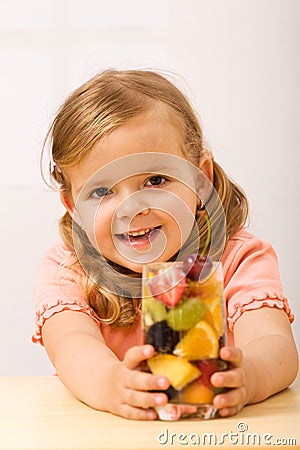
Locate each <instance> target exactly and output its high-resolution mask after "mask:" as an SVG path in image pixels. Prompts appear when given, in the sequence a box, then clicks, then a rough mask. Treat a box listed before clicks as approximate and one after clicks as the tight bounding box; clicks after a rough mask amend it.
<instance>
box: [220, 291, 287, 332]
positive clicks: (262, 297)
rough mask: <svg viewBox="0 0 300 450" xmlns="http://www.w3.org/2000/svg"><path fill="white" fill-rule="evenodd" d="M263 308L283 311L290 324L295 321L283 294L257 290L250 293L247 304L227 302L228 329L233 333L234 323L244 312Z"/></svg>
mask: <svg viewBox="0 0 300 450" xmlns="http://www.w3.org/2000/svg"><path fill="white" fill-rule="evenodd" d="M263 306H268V307H271V308H279V309H283V310H284V311H285V312H286V313H287V316H288V318H289V321H290V322H291V323H292V322H293V321H294V319H295V316H294V314H293V313H292V311H291V308H290V305H289V303H288V299H287V298H286V297H285V296H284V295H283V294H279V293H278V292H275V291H268V290H266V291H262V290H261V289H259V290H257V292H255V291H254V292H251V294H250V295H249V298H248V300H247V302H245V301H244V300H242V301H235V302H234V303H233V304H230V302H229V304H228V317H227V323H228V327H229V329H230V330H231V331H233V326H234V324H235V322H236V321H237V319H238V318H239V317H241V315H242V314H243V313H244V312H245V311H251V310H255V309H259V308H262V307H263Z"/></svg>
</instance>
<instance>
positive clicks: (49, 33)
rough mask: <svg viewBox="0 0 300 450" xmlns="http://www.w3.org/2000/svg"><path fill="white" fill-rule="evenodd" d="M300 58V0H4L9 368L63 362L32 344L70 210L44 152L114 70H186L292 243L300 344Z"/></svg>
mask: <svg viewBox="0 0 300 450" xmlns="http://www.w3.org/2000/svg"><path fill="white" fill-rule="evenodd" d="M299 55H300V2H299V0H151V2H150V1H147V0H126V1H123V0H110V1H109V2H107V1H102V0H84V1H83V0H26V1H25V2H24V1H23V0H1V1H0V68H1V70H0V105H1V120H0V127H1V161H0V165H1V176H0V196H1V221H0V230H1V240H0V250H1V254H2V259H1V263H0V269H1V271H0V273H1V277H0V279H1V285H2V287H3V296H2V299H1V316H0V375H47V374H51V373H53V368H52V367H51V365H50V363H49V362H48V359H47V356H46V354H45V351H44V349H43V348H42V347H40V346H37V345H34V344H32V343H31V335H32V333H33V331H34V300H33V284H34V279H35V275H36V271H37V267H38V264H39V260H40V258H41V255H42V253H43V252H44V251H45V249H47V247H48V246H50V245H51V244H52V243H53V242H54V241H55V240H56V239H57V237H58V231H57V222H58V219H59V217H60V215H61V214H62V212H63V209H62V207H61V206H60V204H59V199H58V194H57V193H55V192H52V191H51V190H50V189H49V188H48V187H47V186H45V185H44V184H43V182H42V180H41V176H40V171H39V157H40V152H41V148H42V144H43V139H44V137H45V134H46V131H47V128H48V126H49V123H50V122H51V119H53V117H54V115H55V112H56V110H57V108H58V106H59V105H60V104H61V103H62V101H63V100H64V99H65V97H66V96H67V95H68V94H69V93H70V92H71V90H73V89H74V88H76V87H77V86H78V85H80V84H81V83H83V82H84V81H86V80H87V79H88V78H90V77H91V76H92V75H94V74H95V73H96V72H98V71H101V70H103V69H106V68H111V67H113V68H117V69H122V68H150V69H154V70H155V69H158V70H167V71H171V72H172V73H174V75H172V77H173V81H175V82H176V83H177V84H178V85H179V86H180V87H181V89H182V90H183V91H184V92H185V93H186V94H187V95H188V97H189V98H190V99H191V101H192V103H193V105H194V106H195V108H196V110H197V112H198V114H199V116H200V118H201V123H202V126H203V130H204V135H205V138H206V141H207V143H208V145H209V147H210V148H211V150H212V151H213V152H214V154H215V157H216V160H217V161H218V162H219V163H220V164H221V165H222V166H223V167H224V168H225V170H226V171H227V173H228V174H229V175H230V176H231V178H233V179H234V180H235V181H236V182H237V183H238V184H240V185H241V186H242V187H243V188H244V189H245V191H246V193H247V194H248V197H249V199H250V204H251V218H250V230H251V231H253V232H254V233H256V234H257V235H259V236H260V237H262V238H263V239H266V240H268V241H271V243H272V244H273V246H274V247H275V249H276V251H277V253H278V257H279V264H280V269H281V276H282V282H283V285H284V289H285V292H286V295H287V297H288V298H289V300H290V303H291V306H292V308H293V311H294V313H295V314H296V316H298V319H297V318H296V321H295V322H294V325H293V329H294V332H295V336H296V339H297V342H298V346H300V329H299V320H300V306H299V304H300V302H299V287H298V276H299V272H298V270H299V268H300V233H299V225H298V221H299V218H300V214H299V212H300V206H299V205H300V202H299V192H300V183H299V162H300V161H299V143H300V127H299V119H300V84H299V80H300V61H299Z"/></svg>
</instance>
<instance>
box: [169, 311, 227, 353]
mask: <svg viewBox="0 0 300 450" xmlns="http://www.w3.org/2000/svg"><path fill="white" fill-rule="evenodd" d="M173 353H174V354H175V355H177V356H180V357H182V358H186V359H189V360H196V359H209V358H217V357H218V354H219V342H218V337H217V335H216V332H215V330H214V329H213V327H212V326H211V325H209V324H208V323H207V322H206V321H205V320H200V322H198V323H197V324H196V325H195V326H194V327H193V328H191V329H190V330H189V331H188V332H187V333H186V335H185V336H184V337H183V338H182V339H181V340H180V341H179V342H178V344H177V345H176V347H175V349H174V351H173Z"/></svg>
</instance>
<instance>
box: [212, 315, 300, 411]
mask: <svg viewBox="0 0 300 450" xmlns="http://www.w3.org/2000/svg"><path fill="white" fill-rule="evenodd" d="M234 339H235V345H236V347H237V348H236V347H224V348H223V349H222V350H221V357H222V358H224V359H226V360H228V361H231V363H232V365H233V367H234V368H233V369H232V370H229V371H228V372H222V373H218V374H217V373H216V374H214V375H213V376H212V379H211V380H212V383H213V384H214V385H215V386H218V387H220V386H226V387H230V388H233V389H232V390H230V391H229V392H228V393H226V394H222V395H218V396H216V397H215V399H214V403H215V406H217V407H219V408H220V409H221V410H220V414H221V415H223V416H228V415H232V414H235V413H237V412H238V411H239V410H240V409H241V408H242V407H243V406H244V405H245V404H249V403H256V402H259V401H262V400H264V399H266V398H267V397H269V396H271V395H273V394H275V393H276V392H279V391H281V390H282V389H284V388H286V387H288V386H289V385H290V384H291V383H292V382H293V380H294V379H295V377H296V375H297V372H298V353H297V348H296V345H295V342H294V339H293V335H292V330H291V326H290V323H289V320H288V317H287V315H286V313H285V312H284V311H283V310H279V309H277V308H270V307H263V308H260V309H257V310H253V311H246V312H244V313H243V314H242V316H241V317H240V318H239V319H238V320H237V322H236V324H235V326H234Z"/></svg>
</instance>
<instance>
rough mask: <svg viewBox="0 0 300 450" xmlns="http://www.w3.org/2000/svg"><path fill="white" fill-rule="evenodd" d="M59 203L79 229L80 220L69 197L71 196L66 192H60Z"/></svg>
mask: <svg viewBox="0 0 300 450" xmlns="http://www.w3.org/2000/svg"><path fill="white" fill-rule="evenodd" d="M60 201H61V202H62V204H63V205H64V207H65V208H66V210H67V211H68V213H69V214H70V216H71V217H72V219H73V220H74V222H76V223H77V225H79V226H80V227H82V223H81V219H80V217H79V214H78V212H77V210H76V208H75V205H74V201H73V199H72V197H71V195H70V194H69V193H68V192H61V193H60Z"/></svg>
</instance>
